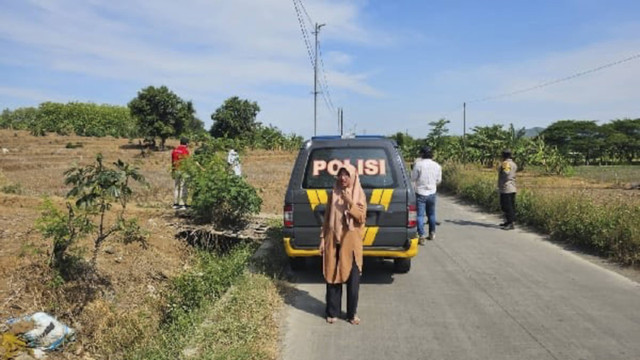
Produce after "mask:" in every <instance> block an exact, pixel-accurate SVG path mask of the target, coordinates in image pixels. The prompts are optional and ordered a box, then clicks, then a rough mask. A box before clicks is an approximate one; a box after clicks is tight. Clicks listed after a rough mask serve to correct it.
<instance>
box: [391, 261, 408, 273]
mask: <svg viewBox="0 0 640 360" xmlns="http://www.w3.org/2000/svg"><path fill="white" fill-rule="evenodd" d="M409 270H411V259H404V258H398V259H393V271H394V272H396V273H399V274H406V273H408V272H409Z"/></svg>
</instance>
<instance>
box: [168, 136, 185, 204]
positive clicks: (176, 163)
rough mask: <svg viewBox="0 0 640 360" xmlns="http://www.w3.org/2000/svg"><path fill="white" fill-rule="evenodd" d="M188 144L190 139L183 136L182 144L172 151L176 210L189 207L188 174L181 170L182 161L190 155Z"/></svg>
mask: <svg viewBox="0 0 640 360" xmlns="http://www.w3.org/2000/svg"><path fill="white" fill-rule="evenodd" d="M188 144H189V140H188V139H186V138H181V139H180V146H178V147H177V148H175V149H173V151H172V152H171V177H172V178H173V180H174V185H173V208H174V209H176V210H184V209H186V208H187V184H186V174H185V173H184V171H181V170H180V162H181V161H182V160H183V159H185V158H188V157H189V155H190V153H189V148H188V147H187V145H188Z"/></svg>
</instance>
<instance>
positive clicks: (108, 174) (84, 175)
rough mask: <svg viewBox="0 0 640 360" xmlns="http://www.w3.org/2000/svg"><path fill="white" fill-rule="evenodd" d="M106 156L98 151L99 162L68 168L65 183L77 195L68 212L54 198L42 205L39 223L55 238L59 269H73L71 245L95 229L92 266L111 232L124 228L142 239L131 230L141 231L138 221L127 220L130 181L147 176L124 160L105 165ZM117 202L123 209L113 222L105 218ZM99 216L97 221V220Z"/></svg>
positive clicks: (53, 262)
mask: <svg viewBox="0 0 640 360" xmlns="http://www.w3.org/2000/svg"><path fill="white" fill-rule="evenodd" d="M102 160H103V159H102V154H98V155H97V156H96V162H95V164H91V165H87V166H84V167H74V168H71V169H69V170H67V171H66V172H65V184H66V185H72V188H71V190H70V191H69V193H68V194H67V197H68V198H75V199H76V201H75V204H73V205H72V204H71V203H69V202H67V203H66V207H67V213H66V214H65V213H63V212H61V211H60V210H58V209H56V208H55V206H53V204H52V203H51V202H50V201H45V203H44V206H43V208H42V210H43V211H42V216H41V217H40V218H39V219H38V221H37V227H38V229H39V230H40V231H41V232H42V234H43V235H44V236H45V238H51V239H53V252H52V257H51V261H50V265H51V267H53V268H54V269H56V270H58V271H61V272H62V271H68V270H69V266H68V265H69V261H70V260H73V259H74V257H73V256H71V255H70V254H69V253H68V250H69V248H70V247H71V246H72V245H74V243H76V241H77V240H78V239H80V238H83V237H85V236H87V235H89V234H91V233H92V232H93V231H94V230H97V234H95V239H94V249H93V257H92V259H91V267H92V268H95V263H96V259H97V256H98V251H99V249H100V246H101V245H102V243H103V242H104V241H105V240H106V239H107V238H108V237H109V236H110V235H111V234H114V233H116V232H120V231H123V229H124V230H125V235H127V236H129V238H134V239H135V238H137V239H139V237H136V236H134V235H132V234H131V233H132V232H136V231H138V232H139V231H140V229H139V227H137V223H135V221H133V222H132V221H127V220H125V218H124V212H125V209H126V205H127V202H128V200H129V198H130V197H131V195H132V193H133V192H132V190H131V188H130V187H129V181H130V180H135V181H138V182H142V183H145V180H144V177H142V175H140V174H139V173H138V171H137V169H136V168H132V167H131V166H129V164H127V163H124V162H122V161H121V160H118V161H117V162H115V163H114V166H115V167H114V168H110V167H108V166H105V165H104V164H103V161H102ZM114 203H118V204H119V205H120V211H119V212H118V214H117V215H116V221H115V222H114V223H113V224H111V225H109V224H108V223H107V222H106V221H105V215H106V214H107V213H108V212H109V210H110V209H111V208H112V207H113V204H114ZM96 218H97V219H98V220H97V223H94V221H95V219H96Z"/></svg>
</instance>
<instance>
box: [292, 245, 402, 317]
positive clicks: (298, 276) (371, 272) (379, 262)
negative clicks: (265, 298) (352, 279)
mask: <svg viewBox="0 0 640 360" xmlns="http://www.w3.org/2000/svg"><path fill="white" fill-rule="evenodd" d="M394 276H395V274H394V273H393V262H391V261H388V260H387V261H385V260H383V259H378V258H364V264H363V271H362V277H361V279H360V286H366V285H367V284H391V283H393V280H394ZM400 276H402V275H400ZM291 282H292V284H288V285H285V286H284V289H283V297H284V299H285V303H287V304H288V305H290V306H292V307H294V308H296V309H298V310H302V311H304V312H306V313H309V314H312V315H315V316H318V317H321V318H324V317H325V313H324V311H325V302H324V293H325V290H324V284H325V281H324V277H323V276H322V262H321V258H320V257H314V258H308V259H307V263H306V266H305V268H304V270H297V271H294V272H293V273H292V281H291ZM295 284H322V287H323V290H322V294H323V295H322V296H323V298H322V299H317V298H315V297H313V296H311V295H310V294H309V292H308V291H305V290H301V289H299V288H297V287H296V286H295ZM345 291H346V287H345V288H344V289H343V292H345ZM343 305H345V304H343ZM342 316H343V317H344V316H346V315H345V314H342Z"/></svg>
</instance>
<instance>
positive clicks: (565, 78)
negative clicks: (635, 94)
mask: <svg viewBox="0 0 640 360" xmlns="http://www.w3.org/2000/svg"><path fill="white" fill-rule="evenodd" d="M638 58H640V54H635V55H633V56H629V57H627V58H624V59H622V60H617V61H614V62H610V63H608V64H604V65H601V66H598V67H596V68H593V69H589V70H585V71H581V72H578V73H575V74H573V75H570V76H566V77H563V78H560V79H556V80H552V81H547V82H544V83H541V84H538V85H535V86H532V87H528V88H525V89H520V90H516V91H512V92H508V93H504V94H500V95H494V96H487V97H484V98H479V99H475V100H471V101H467V103H477V102H483V101H489V100H496V99H501V98H504V97H508V96H513V95H517V94H522V93H524V92H528V91H532V90H536V89H540V88H543V87H547V86H550V85H554V84H557V83H559V82H563V81H567V80H571V79H575V78H577V77H580V76H584V75H587V74H591V73H594V72H597V71H600V70H603V69H606V68H610V67H613V66H616V65H619V64H622V63H625V62H627V61H631V60H635V59H638Z"/></svg>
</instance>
